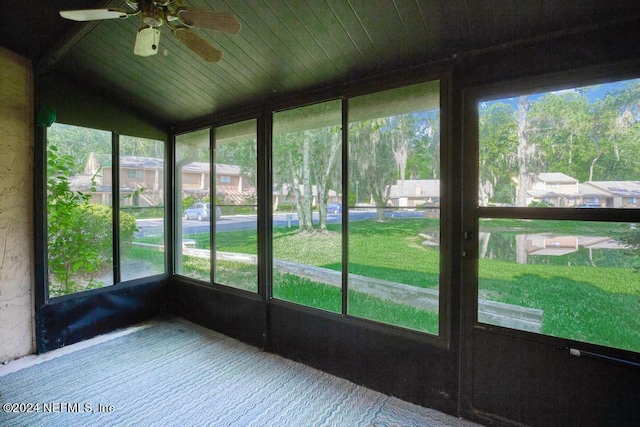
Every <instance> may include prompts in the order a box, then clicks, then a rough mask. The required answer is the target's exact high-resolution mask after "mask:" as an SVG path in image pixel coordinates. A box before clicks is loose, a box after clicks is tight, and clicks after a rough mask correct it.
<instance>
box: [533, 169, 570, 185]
mask: <svg viewBox="0 0 640 427" xmlns="http://www.w3.org/2000/svg"><path fill="white" fill-rule="evenodd" d="M536 180H537V181H542V182H553V183H565V184H575V183H576V182H578V180H577V179H575V178H572V177H570V176H569V175H565V174H563V173H561V172H549V173H546V172H545V173H539V174H538V175H536Z"/></svg>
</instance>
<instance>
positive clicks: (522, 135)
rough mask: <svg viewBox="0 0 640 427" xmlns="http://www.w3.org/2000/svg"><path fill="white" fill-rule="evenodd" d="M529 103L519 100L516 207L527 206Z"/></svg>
mask: <svg viewBox="0 0 640 427" xmlns="http://www.w3.org/2000/svg"><path fill="white" fill-rule="evenodd" d="M528 107H529V103H528V101H527V97H526V96H521V97H520V98H519V99H518V151H517V156H518V187H517V190H516V206H526V205H527V184H528V182H529V172H528V170H527V167H528V164H527V163H528V162H527V161H528V151H529V143H528V138H527V109H528Z"/></svg>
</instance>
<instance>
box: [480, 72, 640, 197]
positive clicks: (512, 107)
mask: <svg viewBox="0 0 640 427" xmlns="http://www.w3.org/2000/svg"><path fill="white" fill-rule="evenodd" d="M639 103H640V80H637V79H636V80H627V81H621V82H614V83H606V84H599V85H595V86H586V87H576V88H570V89H565V90H559V91H553V92H541V93H531V94H528V95H524V96H520V97H515V98H503V99H496V100H487V101H483V102H480V103H479V104H478V112H479V117H480V122H479V134H480V135H479V155H480V158H479V165H480V168H479V179H480V182H479V193H478V194H479V197H478V204H479V206H529V207H540V206H543V207H565V208H621V209H624V208H638V207H640V204H639V203H638V200H639V198H638V195H639V194H640V157H638V155H637V152H638V149H640V143H639V142H638V141H640V138H639V136H640V122H639V121H638V118H639V116H638V114H639V112H638V105H639Z"/></svg>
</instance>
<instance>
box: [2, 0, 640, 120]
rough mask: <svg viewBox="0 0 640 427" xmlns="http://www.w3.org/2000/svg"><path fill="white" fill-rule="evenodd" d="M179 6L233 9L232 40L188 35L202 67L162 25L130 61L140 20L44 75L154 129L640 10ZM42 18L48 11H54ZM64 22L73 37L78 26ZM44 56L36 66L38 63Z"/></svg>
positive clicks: (385, 0)
mask: <svg viewBox="0 0 640 427" xmlns="http://www.w3.org/2000/svg"><path fill="white" fill-rule="evenodd" d="M27 3H30V2H27ZM35 3H39V2H35ZM54 3H56V4H57V5H61V4H62V3H63V2H54ZM84 3H85V7H89V6H88V5H86V4H87V3H96V4H95V5H94V6H90V7H96V8H97V7H102V6H103V4H104V1H95V2H89V1H85V2H84ZM184 3H185V5H189V6H192V7H197V8H205V9H215V10H221V11H226V12H231V13H233V14H235V15H236V16H237V17H238V19H239V20H240V22H241V23H242V29H241V31H240V33H239V34H237V35H226V34H222V33H216V32H213V31H207V30H200V29H197V30H195V31H196V32H197V33H198V34H199V35H200V36H202V37H203V38H205V39H206V40H207V41H209V42H210V43H211V44H213V45H214V46H217V47H218V48H219V49H221V50H222V52H223V57H222V60H221V61H220V62H218V63H213V64H210V63H206V62H204V61H202V60H201V59H200V58H199V57H198V56H196V55H195V54H194V53H192V52H191V51H189V50H188V49H186V48H185V47H184V46H183V45H182V44H181V43H179V42H178V41H176V40H175V39H174V38H173V36H172V35H171V33H170V31H168V29H167V28H163V29H162V36H161V40H160V52H159V54H157V55H155V56H150V57H138V56H135V55H134V54H133V44H134V40H135V35H136V30H137V28H138V27H140V26H141V25H142V22H141V21H140V19H139V17H136V16H134V17H130V18H128V19H122V20H109V21H103V22H100V23H98V24H97V25H91V26H89V27H86V28H85V31H84V32H85V33H86V34H82V36H81V37H76V39H75V40H73V43H66V44H64V45H63V47H64V49H62V50H57V51H56V49H54V51H53V52H51V53H54V54H56V53H57V55H55V56H53V57H52V56H51V55H49V56H48V58H49V59H51V58H54V59H53V60H51V61H50V62H49V63H47V64H46V66H45V67H44V68H45V69H46V71H50V70H57V71H60V72H63V73H65V74H68V75H69V76H71V77H72V78H73V79H78V80H81V81H85V82H88V83H90V84H93V85H96V86H98V87H100V88H102V89H106V90H108V91H109V92H110V93H111V94H113V95H114V97H116V98H117V99H120V100H122V101H123V102H127V103H128V104H130V105H132V106H134V107H135V108H138V109H139V110H141V111H142V112H144V113H145V114H146V115H149V116H152V117H155V118H157V120H158V121H160V122H162V123H167V124H180V123H185V122H189V121H192V120H196V119H199V118H203V117H206V116H209V115H211V114H215V113H216V112H220V111H225V110H229V109H231V108H234V107H237V106H242V105H247V104H252V103H257V102H260V101H261V100H263V99H265V98H268V97H270V96H273V95H274V94H288V93H295V92H298V91H301V90H304V89H306V88H310V87H318V86H320V85H323V84H331V83H338V82H342V81H346V80H351V79H354V78H358V77H363V76H368V75H372V74H379V73H382V72H388V71H392V70H394V69H397V68H401V67H407V66H412V65H418V64H423V63H427V62H430V61H433V60H436V59H442V58H447V57H450V56H451V55H454V54H456V53H460V52H465V51H471V50H474V49H481V48H487V47H490V46H496V45H500V44H503V43H508V42H512V41H516V40H520V39H527V38H532V37H540V36H544V35H546V34H549V33H551V32H557V31H566V30H572V29H576V28H581V27H586V26H594V25H597V24H602V23H605V22H616V21H619V20H626V19H630V17H636V18H637V17H638V16H639V14H640V2H638V1H637V0H617V1H611V0H526V1H519V0H314V1H307V0H265V1H261V0H246V1H239V0H226V1H225V0H185V2H184ZM123 7H126V5H125V6H123ZM48 13H52V14H54V15H56V14H57V12H56V10H55V9H54V8H51V7H50V8H49V9H48ZM48 19H49V21H51V20H54V19H62V18H58V17H55V16H52V17H48ZM73 25H74V26H75V27H73V28H74V29H75V30H77V29H78V28H79V25H81V24H73ZM89 29H90V31H89ZM0 43H1V40H0ZM45 57H47V56H46V55H42V57H41V58H45ZM41 58H35V59H36V62H37V60H38V59H41Z"/></svg>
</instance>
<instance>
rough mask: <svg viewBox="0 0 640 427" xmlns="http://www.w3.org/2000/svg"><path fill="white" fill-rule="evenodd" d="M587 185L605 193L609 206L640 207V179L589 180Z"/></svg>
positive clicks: (606, 204) (607, 205)
mask: <svg viewBox="0 0 640 427" xmlns="http://www.w3.org/2000/svg"><path fill="white" fill-rule="evenodd" d="M585 186H586V187H589V188H593V189H594V190H595V191H598V192H600V193H604V194H605V195H606V202H605V203H604V206H605V207H607V208H640V181H587V182H585Z"/></svg>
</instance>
